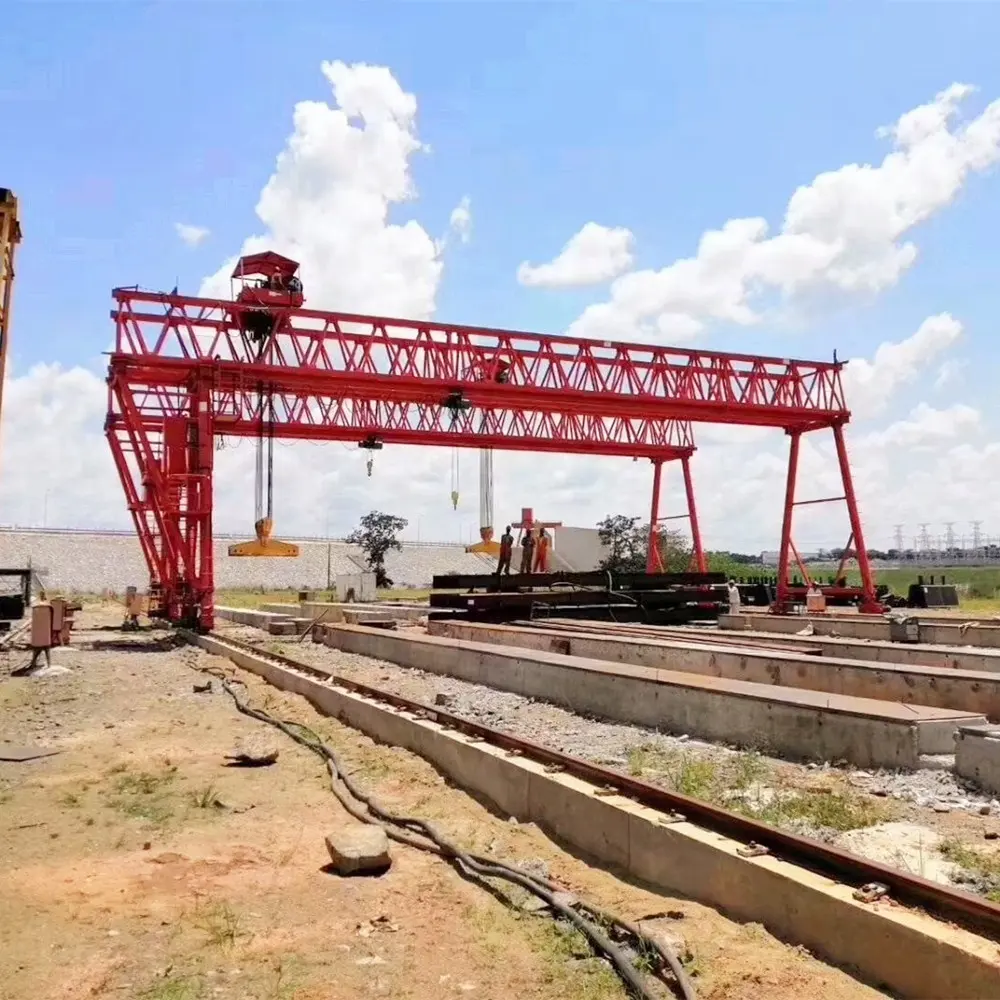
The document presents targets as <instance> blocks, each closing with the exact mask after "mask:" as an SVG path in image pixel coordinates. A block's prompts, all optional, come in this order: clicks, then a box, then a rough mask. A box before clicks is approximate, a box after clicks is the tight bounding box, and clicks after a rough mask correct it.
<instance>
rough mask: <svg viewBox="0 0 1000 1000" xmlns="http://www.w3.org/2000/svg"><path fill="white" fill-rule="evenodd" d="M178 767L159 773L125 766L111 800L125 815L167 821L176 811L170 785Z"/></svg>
mask: <svg viewBox="0 0 1000 1000" xmlns="http://www.w3.org/2000/svg"><path fill="white" fill-rule="evenodd" d="M176 770H177V769H176V768H173V767H172V768H169V769H168V770H166V771H162V772H160V773H159V774H153V773H151V772H148V771H139V772H136V773H131V772H129V771H128V770H125V771H124V773H121V775H120V777H119V778H118V780H117V781H116V782H115V785H114V793H113V794H112V796H111V798H110V800H109V804H110V805H111V806H112V808H114V809H117V810H118V812H120V813H123V814H124V815H125V816H130V817H132V818H134V819H144V820H147V821H148V822H150V823H156V824H157V825H162V824H164V823H166V822H167V821H168V820H169V819H170V818H171V817H172V816H173V814H174V807H175V802H174V800H173V796H172V795H171V788H170V785H171V783H172V782H173V780H174V776H175V774H176Z"/></svg>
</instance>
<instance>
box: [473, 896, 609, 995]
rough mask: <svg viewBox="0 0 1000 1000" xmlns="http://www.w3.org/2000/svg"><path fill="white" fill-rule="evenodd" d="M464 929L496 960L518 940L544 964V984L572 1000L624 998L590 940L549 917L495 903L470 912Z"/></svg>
mask: <svg viewBox="0 0 1000 1000" xmlns="http://www.w3.org/2000/svg"><path fill="white" fill-rule="evenodd" d="M466 923H467V925H468V926H469V927H470V928H471V929H472V931H473V932H474V933H475V936H476V940H477V942H478V944H479V946H480V947H481V948H482V949H483V950H484V951H485V952H486V954H487V955H489V956H490V957H491V958H493V959H494V960H499V959H501V957H502V956H503V955H505V954H508V953H509V951H510V947H511V939H512V938H513V937H514V936H515V935H517V936H519V937H520V938H521V939H522V940H523V941H524V943H525V944H526V945H527V946H528V948H529V949H530V950H531V952H532V953H533V954H534V955H536V956H537V958H538V959H539V960H540V962H541V964H542V970H541V974H542V978H543V980H544V981H545V983H546V984H548V985H550V986H556V987H559V995H560V996H571V997H573V1000H621V998H624V997H625V996H626V993H625V989H624V987H623V986H622V984H621V982H620V980H619V979H618V977H617V975H616V974H615V973H614V971H612V969H611V968H609V967H608V966H607V965H606V964H605V963H604V962H603V961H601V960H600V959H597V958H595V957H594V954H593V952H592V951H591V950H590V945H589V943H588V942H587V940H586V938H584V936H583V935H582V934H580V932H579V931H577V930H576V929H575V928H573V927H569V926H568V925H566V924H564V923H560V922H557V921H555V920H551V919H550V918H549V917H547V916H536V917H529V916H523V915H521V914H519V913H517V912H516V911H514V912H512V911H510V910H505V909H501V908H500V907H498V906H496V905H495V904H493V903H485V902H484V903H482V904H477V905H474V906H470V907H469V908H468V910H467V911H466Z"/></svg>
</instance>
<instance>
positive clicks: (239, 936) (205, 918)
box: [194, 903, 251, 950]
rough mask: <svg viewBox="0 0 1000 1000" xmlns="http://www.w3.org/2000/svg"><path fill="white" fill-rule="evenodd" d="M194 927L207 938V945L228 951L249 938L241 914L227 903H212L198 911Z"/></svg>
mask: <svg viewBox="0 0 1000 1000" xmlns="http://www.w3.org/2000/svg"><path fill="white" fill-rule="evenodd" d="M194 925H195V927H197V928H198V930H200V931H202V932H203V933H204V934H205V935H206V936H207V937H208V944H209V945H212V946H213V947H216V948H222V949H224V950H229V949H232V948H235V947H236V945H237V944H238V943H239V942H240V941H242V940H245V939H248V938H250V937H251V934H250V932H249V931H248V930H247V928H246V924H245V923H244V920H243V916H242V914H240V913H239V911H238V910H234V909H233V907H232V906H230V904H229V903H213V904H212V905H211V906H209V907H206V908H205V909H203V910H200V911H199V912H198V913H197V914H196V916H195V921H194Z"/></svg>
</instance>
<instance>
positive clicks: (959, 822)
mask: <svg viewBox="0 0 1000 1000" xmlns="http://www.w3.org/2000/svg"><path fill="white" fill-rule="evenodd" d="M220 631H221V632H223V633H227V634H232V635H234V636H237V637H239V638H242V639H244V640H246V641H250V642H253V643H254V644H256V645H258V646H260V647H261V648H262V649H265V650H267V649H270V650H271V651H273V652H280V653H282V654H284V655H286V656H291V657H293V658H297V659H300V660H302V661H303V662H305V663H312V664H316V665H321V666H324V667H327V668H333V669H335V670H337V671H338V672H339V673H342V674H343V675H344V676H345V677H349V678H352V679H355V680H358V681H361V682H363V683H369V684H372V685H373V686H376V687H382V688H384V689H386V690H389V691H392V692H394V693H397V694H401V695H403V696H405V697H409V698H413V699H416V700H420V701H424V702H427V703H434V701H435V699H436V698H438V697H439V696H440V697H443V698H444V699H446V706H447V708H448V710H449V711H452V712H454V713H455V714H457V715H461V716H465V717H467V718H469V719H473V720H475V721H478V722H481V723H483V724H485V725H489V726H492V727H495V728H497V729H503V730H505V731H507V732H510V733H513V734H514V735H516V736H519V737H522V738H525V739H529V740H533V741H535V742H538V743H541V744H543V745H546V746H550V747H552V748H554V749H557V750H561V751H563V752H565V753H570V754H574V755H576V756H579V757H582V758H584V759H587V760H592V761H594V762H595V763H600V764H604V765H606V766H609V767H613V768H616V769H620V770H623V771H632V773H642V775H643V777H645V778H646V779H647V780H651V781H654V782H657V781H660V782H661V783H664V784H667V785H670V784H671V780H672V779H669V778H665V776H664V775H662V774H660V775H658V774H657V773H656V771H655V768H652V769H649V770H647V768H646V767H645V766H644V761H647V760H650V759H653V760H655V759H656V758H657V756H658V755H660V756H663V757H668V758H673V759H675V760H676V759H677V755H678V754H679V753H681V752H682V753H683V759H684V760H687V761H696V762H708V763H709V764H716V765H721V766H723V767H726V766H729V767H732V766H734V765H737V762H738V761H739V760H740V759H741V758H745V757H746V755H745V754H744V753H742V752H741V751H738V750H735V749H733V748H731V747H726V746H722V745H719V744H716V743H709V742H705V741H702V740H698V739H693V738H691V737H689V736H687V735H686V734H668V733H662V732H658V731H656V730H651V729H646V728H644V727H642V726H630V725H623V724H621V723H616V722H603V721H601V720H599V719H594V718H587V717H584V716H581V715H576V714H574V713H572V712H570V711H567V710H565V709H562V708H559V707H558V706H556V705H553V704H550V703H547V702H540V701H535V700H533V699H531V698H525V697H522V696H520V695H517V694H512V693H510V692H506V691H497V690H493V689H492V688H488V687H484V686H482V685H478V684H472V683H469V682H467V681H462V680H457V679H455V678H451V677H444V676H441V675H438V674H432V673H427V672H425V671H421V670H414V669H412V668H409V667H400V666H397V665H396V664H392V663H387V662H384V661H381V660H374V659H371V658H369V657H364V656H359V655H357V654H353V653H345V652H342V651H340V650H335V649H331V648H329V647H325V646H320V645H317V644H314V643H312V642H311V641H309V640H308V639H306V640H304V641H302V642H298V641H295V640H286V641H280V640H276V639H275V638H273V637H268V636H263V635H262V633H261V632H260V631H259V630H257V629H255V628H251V627H248V626H226V627H224V628H222V629H220ZM760 763H761V765H762V767H763V770H764V771H765V772H766V773H767V774H768V781H767V785H766V786H763V787H762V786H761V785H760V783H755V784H754V785H753V786H752V787H751V788H750V789H748V790H744V791H743V792H738V793H737V792H734V793H733V794H734V795H737V794H749V795H751V796H753V800H754V803H755V804H761V803H762V804H765V805H766V804H767V803H768V802H769V801H770V799H771V797H772V796H774V795H775V794H779V795H780V794H795V793H797V792H803V791H804V792H821V793H824V794H830V793H833V794H835V795H842V796H846V797H848V798H850V799H851V800H852V801H857V802H858V803H860V805H861V806H862V811H864V810H870V811H871V816H872V817H873V819H869V820H867V822H868V823H871V822H876V821H877V820H878V819H879V818H880V814H881V813H885V815H884V817H882V818H883V819H884V822H881V823H879V824H878V825H879V826H885V827H886V836H885V837H882V838H879V837H878V836H877V832H878V831H877V829H875V830H874V834H876V835H873V836H860V835H859V833H858V831H849V833H850V835H848V833H845V831H844V829H843V828H841V829H835V828H829V827H824V826H822V825H816V824H815V823H814V822H812V821H810V820H809V819H803V818H789V819H788V820H787V821H784V820H781V819H779V820H772V821H777V822H779V823H780V825H783V826H785V827H786V828H789V829H793V830H795V831H796V832H799V833H803V834H805V835H809V836H815V837H818V838H820V839H824V840H827V841H831V842H837V843H843V844H844V846H848V847H849V848H850V849H851V850H854V851H856V852H857V853H861V854H865V855H867V856H869V857H872V858H875V859H878V860H881V861H886V860H887V857H886V855H887V845H886V843H885V841H886V840H887V839H888V840H889V841H891V840H892V838H893V831H894V829H895V826H894V824H898V823H905V824H906V826H907V829H908V830H911V831H912V832H913V836H912V837H910V838H908V839H909V840H913V841H914V843H919V844H921V845H924V846H921V847H919V848H916V847H915V848H914V850H915V851H918V852H920V851H925V850H926V844H934V845H937V844H940V843H941V842H943V841H945V840H948V839H958V840H961V841H962V842H964V843H970V844H974V845H976V846H977V847H978V846H982V842H983V840H984V838H988V839H990V840H992V839H993V838H995V837H996V836H997V835H998V834H1000V802H998V801H997V800H996V799H994V798H992V797H991V796H988V795H983V794H981V793H979V792H977V791H975V790H973V789H971V788H970V787H968V786H966V785H965V784H964V783H963V782H962V781H961V779H958V778H956V776H955V775H954V774H953V773H952V772H951V771H950V770H947V767H948V765H949V763H950V760H949V758H930V759H928V761H927V764H928V766H927V767H926V768H924V769H921V770H919V771H916V772H891V771H866V770H861V769H856V768H847V767H834V766H832V765H830V764H813V763H810V764H798V763H792V762H789V761H782V760H778V759H774V758H768V757H762V758H760ZM673 780H675V779H673ZM772 786H778V787H777V789H776V788H775V787H772ZM682 790H683V789H682ZM696 794H697V793H696ZM765 818H768V819H769V820H771V817H765ZM859 825H864V824H859ZM889 846H890V847H892V845H891V844H890V845H889ZM892 852H895V854H896V855H897V856H896V857H895V858H894V859H893V860H890V861H889V863H896V864H897V866H898V867H900V868H903V869H906V870H911V871H913V870H918V868H919V870H921V871H923V870H927V873H928V876H929V877H938V878H940V880H942V881H950V880H953V879H951V877H950V873H951V872H952V869H951V868H950V867H949V866H929V867H928V866H927V865H926V862H925V860H924V859H923V858H922V857H916V856H913V857H911V852H910V851H909V850H908V849H907V847H906V845H905V844H904V845H903V846H902V847H901V848H900V849H899V850H898V851H897V850H896V848H895V847H892V850H891V851H889V852H888V853H890V854H891V853H892ZM960 880H962V881H965V880H964V879H960ZM984 888H989V886H984Z"/></svg>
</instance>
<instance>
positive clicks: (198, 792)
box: [190, 785, 222, 809]
mask: <svg viewBox="0 0 1000 1000" xmlns="http://www.w3.org/2000/svg"><path fill="white" fill-rule="evenodd" d="M190 798H191V805H193V806H194V807H195V809H221V808H222V801H221V799H220V798H219V793H218V792H216V790H215V786H214V785H205V787H204V788H197V789H195V790H194V791H193V792H191V793H190Z"/></svg>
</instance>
